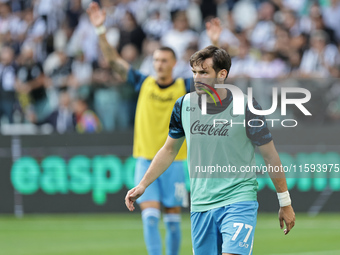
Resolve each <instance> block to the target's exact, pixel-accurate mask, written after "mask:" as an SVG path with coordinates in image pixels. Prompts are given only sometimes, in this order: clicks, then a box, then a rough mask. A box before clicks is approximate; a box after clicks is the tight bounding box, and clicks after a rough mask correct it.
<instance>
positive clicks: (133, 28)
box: [118, 12, 145, 53]
mask: <svg viewBox="0 0 340 255" xmlns="http://www.w3.org/2000/svg"><path fill="white" fill-rule="evenodd" d="M123 21H124V22H123V25H122V26H120V38H119V47H118V52H120V53H121V51H122V49H123V47H124V46H125V45H127V44H133V45H134V46H136V47H137V49H138V52H141V51H142V43H143V40H144V38H145V34H144V32H143V30H142V28H141V27H140V26H139V25H138V24H137V21H136V19H135V17H134V16H133V15H132V13H131V12H126V13H125V16H124V19H123Z"/></svg>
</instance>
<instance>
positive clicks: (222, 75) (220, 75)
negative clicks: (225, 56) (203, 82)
mask: <svg viewBox="0 0 340 255" xmlns="http://www.w3.org/2000/svg"><path fill="white" fill-rule="evenodd" d="M227 76H228V71H227V70H225V69H222V70H221V71H219V72H218V74H217V77H218V78H219V79H223V80H224V79H226V78H227Z"/></svg>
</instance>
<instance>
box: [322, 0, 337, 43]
mask: <svg viewBox="0 0 340 255" xmlns="http://www.w3.org/2000/svg"><path fill="white" fill-rule="evenodd" d="M322 16H323V19H324V23H325V25H326V26H327V27H329V28H331V29H333V30H334V31H335V34H336V38H337V41H338V42H339V41H340V26H339V24H340V0H331V5H330V6H327V7H324V8H322Z"/></svg>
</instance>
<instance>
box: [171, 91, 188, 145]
mask: <svg viewBox="0 0 340 255" xmlns="http://www.w3.org/2000/svg"><path fill="white" fill-rule="evenodd" d="M183 99H184V96H182V97H180V98H178V99H177V101H176V103H175V106H174V108H173V110H172V114H171V119H170V125H169V136H170V137H171V138H174V139H179V138H181V137H183V136H185V133H184V129H183V125H182V113H181V112H182V103H183Z"/></svg>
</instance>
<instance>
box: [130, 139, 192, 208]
mask: <svg viewBox="0 0 340 255" xmlns="http://www.w3.org/2000/svg"><path fill="white" fill-rule="evenodd" d="M184 139H185V137H181V138H179V139H174V138H171V137H170V136H168V139H167V140H166V142H165V144H164V145H163V147H162V148H161V149H160V150H159V151H158V152H157V154H156V156H155V157H154V159H153V160H152V162H151V164H150V167H149V169H148V170H147V171H146V173H145V175H144V177H143V179H142V180H141V181H140V183H139V184H138V185H137V186H136V187H134V188H133V189H131V190H129V191H128V193H127V194H126V197H125V205H126V207H127V208H128V209H129V210H130V211H133V210H134V209H135V207H134V206H133V203H134V202H135V201H136V200H137V198H139V197H140V196H141V195H143V193H144V191H145V189H146V188H147V187H148V186H149V185H150V184H151V183H152V182H154V181H155V180H156V179H157V178H158V177H159V176H160V175H161V174H162V173H164V171H165V170H166V169H168V168H169V166H170V165H171V163H172V162H173V161H174V160H175V158H176V156H177V153H178V151H179V149H180V148H181V146H182V144H183V142H184Z"/></svg>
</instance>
